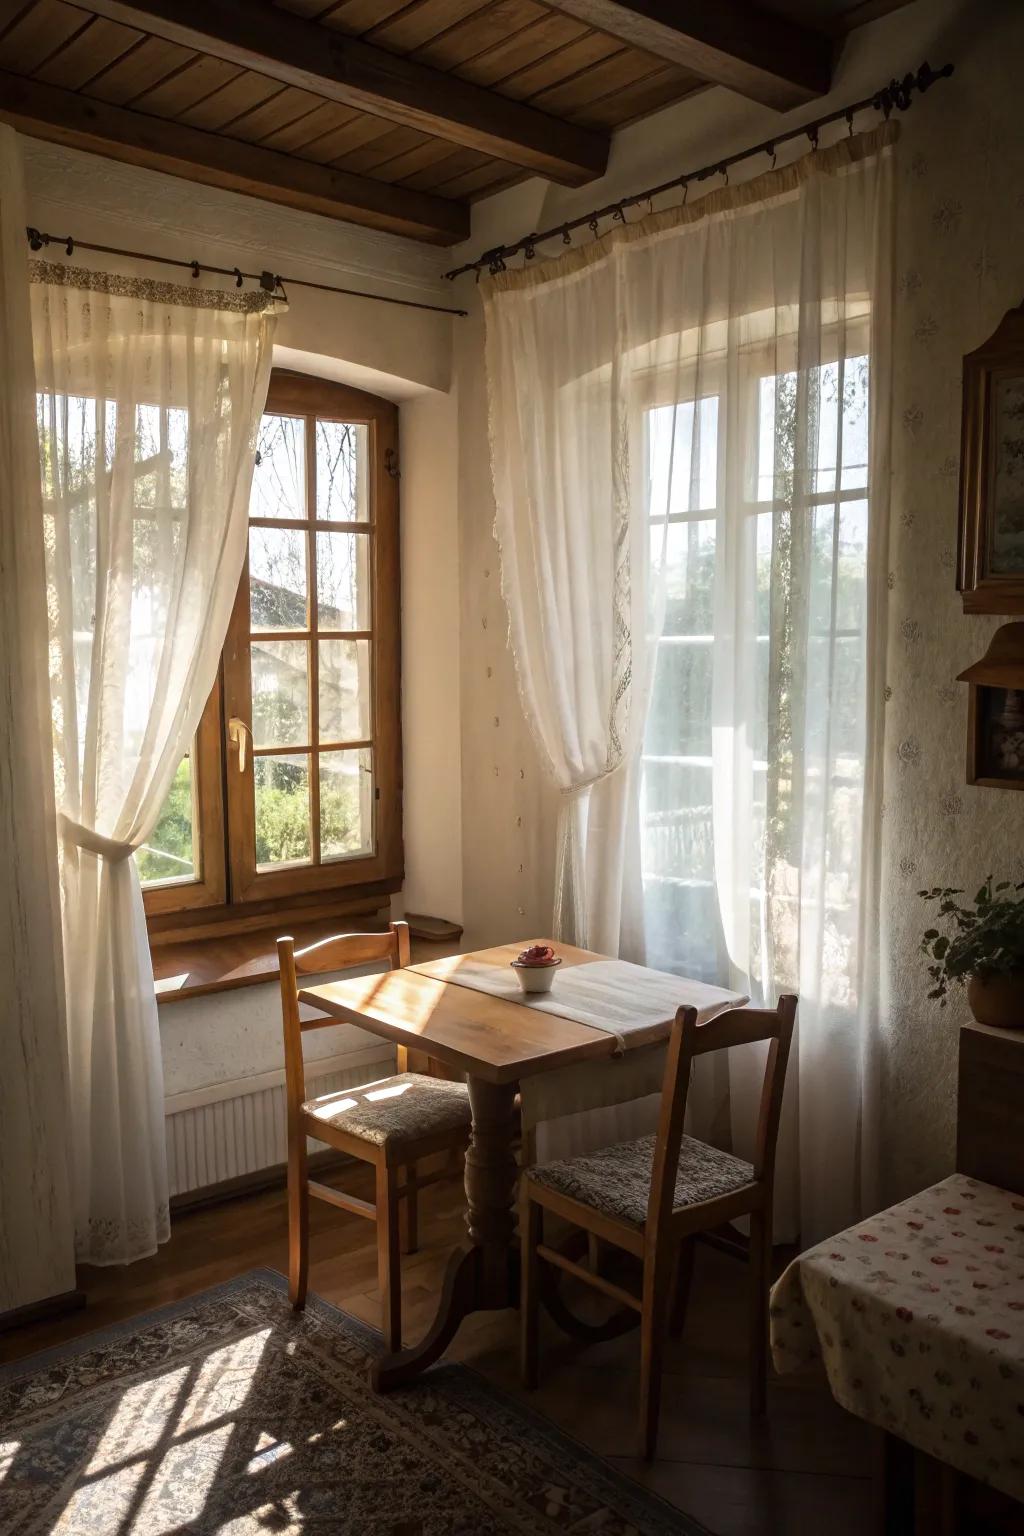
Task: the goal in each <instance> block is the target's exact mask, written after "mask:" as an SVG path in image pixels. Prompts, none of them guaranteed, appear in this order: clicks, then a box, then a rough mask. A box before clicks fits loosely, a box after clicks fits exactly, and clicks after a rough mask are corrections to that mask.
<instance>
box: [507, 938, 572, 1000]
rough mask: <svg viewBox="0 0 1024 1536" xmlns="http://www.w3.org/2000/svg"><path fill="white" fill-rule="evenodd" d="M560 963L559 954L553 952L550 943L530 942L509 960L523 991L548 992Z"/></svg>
mask: <svg viewBox="0 0 1024 1536" xmlns="http://www.w3.org/2000/svg"><path fill="white" fill-rule="evenodd" d="M561 963H562V959H561V956H560V955H556V954H555V952H554V950H553V949H552V948H551V945H550V944H531V945H530V947H529V949H524V950H521V951H520V953H519V955H518V956H517V958H516V959H515V960H511V961H510V962H509V964H510V965H511V966H512V969H513V970H514V971H515V973H516V980H517V981H518V983H519V985H520V987H521V988H522V990H523V991H524V992H550V991H551V983H552V981H553V980H554V975H555V971H556V970H557V969H558V967H559V966H560V965H561Z"/></svg>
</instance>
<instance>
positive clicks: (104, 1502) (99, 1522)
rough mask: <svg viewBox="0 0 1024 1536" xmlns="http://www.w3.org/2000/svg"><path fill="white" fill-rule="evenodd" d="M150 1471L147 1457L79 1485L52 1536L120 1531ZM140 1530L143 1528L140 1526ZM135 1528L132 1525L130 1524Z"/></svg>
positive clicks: (73, 1535) (76, 1535)
mask: <svg viewBox="0 0 1024 1536" xmlns="http://www.w3.org/2000/svg"><path fill="white" fill-rule="evenodd" d="M145 1471H146V1463H145V1461H144V1460H140V1461H136V1462H133V1463H132V1465H131V1466H130V1467H120V1468H119V1469H118V1470H117V1471H116V1472H108V1473H107V1475H106V1477H99V1478H97V1479H96V1480H95V1482H91V1483H87V1484H86V1485H85V1487H84V1488H76V1489H75V1491H74V1493H73V1494H72V1495H71V1497H70V1499H69V1500H68V1502H67V1503H66V1504H65V1506H64V1508H63V1509H62V1510H61V1513H60V1518H59V1520H58V1521H57V1524H56V1525H55V1526H54V1527H53V1530H52V1536H81V1533H82V1532H83V1531H96V1532H100V1531H118V1530H120V1529H121V1527H122V1524H123V1522H124V1521H125V1520H126V1519H127V1518H128V1514H129V1511H130V1510H131V1507H132V1499H133V1497H134V1495H135V1490H136V1489H137V1488H138V1486H139V1483H140V1482H141V1481H142V1478H143V1475H144V1473H145ZM136 1528H137V1529H138V1530H139V1531H141V1530H142V1529H143V1527H141V1526H139V1527H136ZM129 1529H131V1527H129Z"/></svg>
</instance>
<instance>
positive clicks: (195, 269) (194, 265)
mask: <svg viewBox="0 0 1024 1536" xmlns="http://www.w3.org/2000/svg"><path fill="white" fill-rule="evenodd" d="M199 272H200V266H199V263H198V261H194V262H193V263H192V279H193V281H194V282H195V281H198V278H199Z"/></svg>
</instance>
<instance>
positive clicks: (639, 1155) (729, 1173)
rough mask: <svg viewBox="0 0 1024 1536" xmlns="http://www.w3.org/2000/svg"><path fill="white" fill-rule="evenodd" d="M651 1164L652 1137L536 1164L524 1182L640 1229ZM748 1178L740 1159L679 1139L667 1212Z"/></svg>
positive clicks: (750, 1170)
mask: <svg viewBox="0 0 1024 1536" xmlns="http://www.w3.org/2000/svg"><path fill="white" fill-rule="evenodd" d="M653 1163H654V1137H653V1136H642V1137H641V1138H640V1140H639V1141H624V1142H620V1143H619V1145H618V1146H615V1147H604V1148H602V1150H601V1151H600V1152H591V1153H590V1154H589V1155H588V1156H586V1157H569V1158H566V1159H565V1160H564V1161H562V1162H557V1163H544V1164H541V1165H540V1166H539V1167H536V1168H531V1169H530V1177H531V1178H532V1179H535V1180H536V1181H537V1183H538V1184H544V1185H546V1186H547V1187H548V1188H549V1189H554V1190H558V1191H559V1193H561V1194H563V1195H568V1196H569V1197H570V1198H571V1199H573V1200H578V1201H579V1202H580V1204H581V1205H588V1206H590V1207H591V1209H593V1210H595V1211H602V1212H603V1213H604V1214H605V1215H608V1216H614V1217H617V1218H618V1219H619V1221H627V1222H629V1223H630V1225H631V1226H635V1227H642V1226H643V1224H644V1222H645V1221H646V1219H647V1201H648V1199H649V1198H650V1193H651V1168H652V1166H653ZM753 1177H754V1170H753V1168H752V1167H751V1165H750V1163H745V1162H744V1161H743V1159H742V1158H740V1157H733V1156H732V1154H731V1153H729V1152H720V1151H719V1150H718V1148H717V1147H709V1146H708V1145H707V1143H706V1142H703V1141H694V1139H693V1137H692V1136H684V1137H683V1143H682V1146H681V1148H680V1151H679V1172H678V1173H677V1174H676V1190H675V1200H674V1202H673V1208H674V1209H675V1210H677V1211H678V1210H681V1209H682V1208H683V1207H684V1206H687V1205H697V1204H698V1203H699V1202H700V1201H702V1200H711V1199H713V1198H714V1197H715V1196H716V1195H725V1194H728V1193H729V1191H730V1190H733V1189H741V1188H742V1186H743V1185H744V1184H749V1183H750V1182H751V1180H752V1179H753Z"/></svg>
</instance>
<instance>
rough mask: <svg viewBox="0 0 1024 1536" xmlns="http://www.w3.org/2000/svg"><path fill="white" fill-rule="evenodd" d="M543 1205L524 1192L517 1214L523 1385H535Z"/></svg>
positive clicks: (520, 1358) (520, 1346)
mask: <svg viewBox="0 0 1024 1536" xmlns="http://www.w3.org/2000/svg"><path fill="white" fill-rule="evenodd" d="M543 1223H544V1207H543V1206H541V1205H538V1204H537V1202H536V1201H535V1200H531V1199H530V1195H529V1190H527V1191H526V1193H525V1194H524V1196H523V1201H522V1206H521V1208H520V1215H519V1255H520V1263H521V1265H522V1271H521V1281H520V1286H519V1362H520V1372H521V1374H522V1378H523V1386H524V1387H529V1388H531V1389H532V1388H533V1387H536V1385H537V1327H538V1320H539V1319H538V1292H539V1281H540V1275H539V1273H538V1270H539V1267H540V1259H539V1258H538V1257H537V1244H538V1243H539V1242H541V1241H542V1239H543V1233H544V1225H543Z"/></svg>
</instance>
